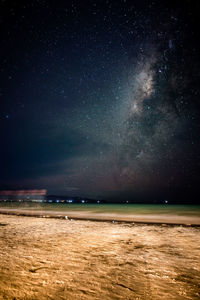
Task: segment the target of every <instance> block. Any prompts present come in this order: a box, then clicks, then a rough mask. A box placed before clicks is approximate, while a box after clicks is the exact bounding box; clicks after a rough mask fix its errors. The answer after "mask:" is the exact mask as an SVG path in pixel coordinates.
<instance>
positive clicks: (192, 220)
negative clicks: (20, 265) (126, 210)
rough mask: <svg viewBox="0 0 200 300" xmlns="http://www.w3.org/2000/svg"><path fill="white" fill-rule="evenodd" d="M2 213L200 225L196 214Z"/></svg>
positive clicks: (5, 212)
mask: <svg viewBox="0 0 200 300" xmlns="http://www.w3.org/2000/svg"><path fill="white" fill-rule="evenodd" d="M0 214H3V215H15V216H26V217H39V218H54V219H68V220H87V221H99V222H112V223H114V222H118V223H131V224H147V225H174V226H175V225H176V226H178V225H181V226H192V227H200V217H196V216H194V217H193V216H177V215H170V216H169V215H162V216H161V215H158V214H157V215H156V214H149V215H142V214H134V215H133V214H131V215H130V214H120V215H119V214H112V213H92V212H90V211H76V212H74V211H66V212H63V211H50V210H39V211H33V210H28V209H7V208H6V209H4V208H0Z"/></svg>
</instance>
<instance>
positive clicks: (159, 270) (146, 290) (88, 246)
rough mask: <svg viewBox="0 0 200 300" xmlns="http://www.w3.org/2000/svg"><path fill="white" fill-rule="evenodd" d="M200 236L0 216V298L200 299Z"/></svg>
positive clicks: (190, 230) (186, 230) (188, 231)
mask: <svg viewBox="0 0 200 300" xmlns="http://www.w3.org/2000/svg"><path fill="white" fill-rule="evenodd" d="M199 234H200V229H199V228H198V227H183V226H158V225H155V226H154V225H142V224H138V225H137V224H135V225H134V224H130V223H129V224H128V223H127V224H125V223H124V224H122V223H121V224H120V223H116V222H115V223H111V222H95V221H92V222H91V221H80V220H72V221H70V220H68V219H67V220H65V219H52V218H35V217H26V216H24V217H22V216H13V215H0V249H1V250H0V299H27V300H30V299H106V300H107V299H123V300H124V299H130V300H132V299H134V300H135V299H137V300H139V299H152V300H155V299H156V300H157V299H170V300H171V299H172V300H173V299H180V300H182V299H199V297H200V293H199V292H200V285H199V282H200V262H199V257H200V243H199Z"/></svg>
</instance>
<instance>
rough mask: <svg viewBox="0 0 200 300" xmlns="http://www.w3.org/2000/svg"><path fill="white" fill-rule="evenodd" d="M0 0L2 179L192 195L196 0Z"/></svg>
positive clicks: (110, 192) (58, 189) (199, 142)
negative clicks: (171, 1) (170, 0)
mask: <svg viewBox="0 0 200 300" xmlns="http://www.w3.org/2000/svg"><path fill="white" fill-rule="evenodd" d="M168 2H169V1H143V0H140V1H133V0H132V1H129V0H123V1H122V0H115V1H111V0H105V1H104V0H102V1H80V0H79V1H46V0H35V1H11V0H10V1H8V0H1V2H0V32H1V47H0V141H1V145H0V170H1V172H0V189H19V188H20V189H21V188H23V189H26V188H47V190H48V194H63V195H77V196H84V197H86V196H87V197H94V198H102V199H114V200H121V199H131V200H132V199H133V200H134V199H137V200H138V199H143V200H145V201H149V199H151V200H152V199H169V200H174V199H179V200H180V201H183V202H184V201H187V202H191V203H192V202H193V201H196V199H197V198H196V197H195V193H196V192H198V179H199V173H200V172H199V168H200V104H199V103H200V84H199V83H200V60H199V54H200V53H199V50H200V46H199V45H198V41H199V38H200V37H199V31H198V27H199V25H200V24H199V23H200V21H199V14H200V3H199V1H197V0H196V1H195V0H193V1H192V0H191V1H189V0H182V1H177V0H175V1H173V3H168Z"/></svg>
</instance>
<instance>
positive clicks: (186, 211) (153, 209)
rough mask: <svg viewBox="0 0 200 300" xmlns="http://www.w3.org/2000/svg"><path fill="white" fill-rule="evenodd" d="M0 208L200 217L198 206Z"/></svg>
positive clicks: (30, 205) (36, 205)
mask: <svg viewBox="0 0 200 300" xmlns="http://www.w3.org/2000/svg"><path fill="white" fill-rule="evenodd" d="M0 208H19V209H31V210H54V211H90V212H92V213H118V214H169V215H170V214H171V215H180V216H200V205H169V204H165V205H164V204H163V205H161V204H65V203H55V204H52V203H51V204H50V203H5V202H0Z"/></svg>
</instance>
